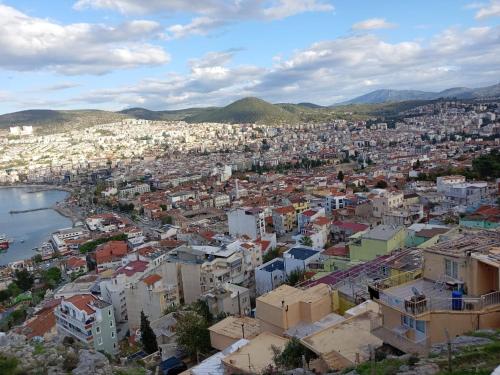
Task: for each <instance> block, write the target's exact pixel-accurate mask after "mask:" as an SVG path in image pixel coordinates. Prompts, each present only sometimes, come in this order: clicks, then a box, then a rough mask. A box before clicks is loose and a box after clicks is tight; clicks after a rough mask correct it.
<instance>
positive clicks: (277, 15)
mask: <svg viewBox="0 0 500 375" xmlns="http://www.w3.org/2000/svg"><path fill="white" fill-rule="evenodd" d="M74 8H75V9H78V10H83V9H87V8H95V9H112V10H115V11H118V12H121V13H124V14H135V13H138V14H157V13H165V14H172V13H186V14H194V15H195V17H193V19H192V20H191V21H190V22H188V23H187V24H176V25H173V26H171V27H169V29H168V31H169V35H168V37H169V38H182V37H186V36H188V35H206V34H208V33H209V32H210V31H212V30H213V29H215V28H217V27H220V26H223V25H226V24H230V23H233V22H237V21H242V20H265V21H270V20H277V19H283V18H287V17H291V16H294V15H297V14H300V13H305V12H328V11H333V10H334V7H333V5H331V4H330V3H328V2H324V1H323V0H270V1H263V0H225V1H222V0H191V1H185V0H148V1H144V0H79V1H77V2H76V3H75V5H74Z"/></svg>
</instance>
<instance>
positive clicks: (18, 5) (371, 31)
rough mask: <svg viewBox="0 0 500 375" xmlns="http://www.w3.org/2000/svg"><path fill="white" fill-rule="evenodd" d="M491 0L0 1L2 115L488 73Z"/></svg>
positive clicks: (210, 100) (461, 80) (471, 81)
mask: <svg viewBox="0 0 500 375" xmlns="http://www.w3.org/2000/svg"><path fill="white" fill-rule="evenodd" d="M499 21H500V0H484V1H481V2H473V1H472V0H439V1H436V0H433V1H425V0H419V1H412V0H405V1H401V0H386V1H376V0H364V1H361V0H350V1H349V0H190V1H185V0H147V1H145V0H53V1H43V2H42V1H35V0H16V1H13V0H3V1H2V0H0V113H6V112H11V111H17V110H22V109H29V108H54V109H72V108H100V109H109V110H119V109H122V108H126V107H135V106H140V107H146V108H149V109H177V108H184V107H190V106H208V105H225V104H228V103H229V102H231V101H233V100H236V99H239V98H241V97H245V96H258V97H261V98H263V99H265V100H269V101H271V102H302V101H309V102H315V103H318V104H323V105H328V104H332V103H336V102H339V101H342V100H346V99H349V98H352V97H354V96H357V95H361V94H364V93H366V92H369V91H372V90H376V89H380V88H395V89H421V90H442V89H446V88H449V87H454V86H469V87H479V86H484V85H491V84H496V83H498V82H499V81H500V78H499V77H500V26H499Z"/></svg>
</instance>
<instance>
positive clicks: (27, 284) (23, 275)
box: [14, 270, 34, 292]
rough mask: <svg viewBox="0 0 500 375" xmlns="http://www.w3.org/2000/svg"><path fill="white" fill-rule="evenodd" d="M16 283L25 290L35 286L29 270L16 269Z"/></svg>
mask: <svg viewBox="0 0 500 375" xmlns="http://www.w3.org/2000/svg"><path fill="white" fill-rule="evenodd" d="M14 282H15V283H16V285H17V286H18V287H19V288H21V290H22V291H23V292H25V291H27V290H30V289H31V287H32V286H33V282H34V279H33V276H32V275H31V273H29V272H28V271H27V270H21V271H16V273H15V280H14Z"/></svg>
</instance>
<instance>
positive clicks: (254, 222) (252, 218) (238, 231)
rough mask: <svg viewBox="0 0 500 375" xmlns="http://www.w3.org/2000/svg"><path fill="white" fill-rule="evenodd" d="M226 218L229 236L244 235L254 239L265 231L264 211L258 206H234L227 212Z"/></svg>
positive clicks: (261, 235)
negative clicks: (234, 207)
mask: <svg viewBox="0 0 500 375" xmlns="http://www.w3.org/2000/svg"><path fill="white" fill-rule="evenodd" d="M227 219H228V226H229V234H230V235H231V236H234V237H241V236H243V235H246V236H248V237H250V238H251V239H253V240H255V239H257V238H262V237H263V236H264V235H265V233H266V226H265V222H264V212H263V211H262V210H261V209H260V208H248V207H247V208H236V209H234V210H232V211H229V212H228V214H227Z"/></svg>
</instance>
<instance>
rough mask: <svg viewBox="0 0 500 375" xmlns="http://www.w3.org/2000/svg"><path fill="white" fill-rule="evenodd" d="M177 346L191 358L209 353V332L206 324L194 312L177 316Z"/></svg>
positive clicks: (184, 312) (185, 312) (181, 313)
mask: <svg viewBox="0 0 500 375" xmlns="http://www.w3.org/2000/svg"><path fill="white" fill-rule="evenodd" d="M176 318H177V326H176V334H177V344H178V345H179V346H180V347H181V348H182V349H183V350H184V351H185V352H186V353H187V354H188V355H189V356H190V357H191V358H196V356H197V355H198V354H207V353H208V352H209V351H210V332H209V331H208V327H209V324H208V322H207V321H206V320H205V319H204V318H203V317H202V316H201V315H200V314H198V313H197V312H195V311H183V312H180V313H179V314H177V317H176Z"/></svg>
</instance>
